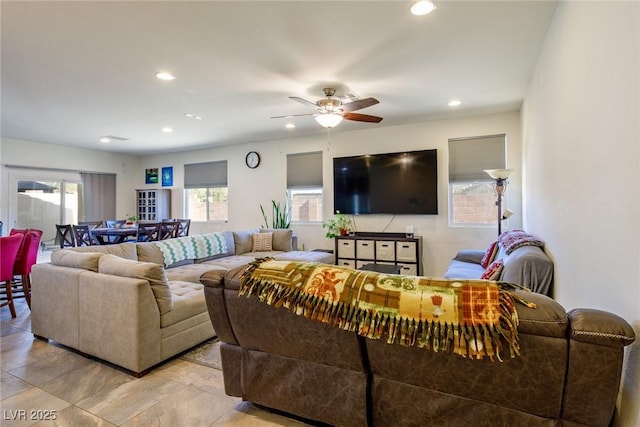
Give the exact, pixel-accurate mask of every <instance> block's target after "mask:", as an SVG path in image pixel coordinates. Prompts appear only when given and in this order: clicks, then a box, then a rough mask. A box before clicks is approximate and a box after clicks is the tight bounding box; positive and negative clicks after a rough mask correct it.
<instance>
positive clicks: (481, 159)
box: [449, 135, 506, 183]
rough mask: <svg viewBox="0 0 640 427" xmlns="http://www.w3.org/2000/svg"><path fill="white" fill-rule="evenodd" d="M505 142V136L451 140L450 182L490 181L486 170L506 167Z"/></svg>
mask: <svg viewBox="0 0 640 427" xmlns="http://www.w3.org/2000/svg"><path fill="white" fill-rule="evenodd" d="M505 141H506V137H505V135H492V136H484V137H477V138H461V139H450V140H449V182H451V183H455V182H470V181H487V180H490V179H491V178H489V175H487V174H486V172H485V171H484V170H485V169H504V168H505V167H506V142H505Z"/></svg>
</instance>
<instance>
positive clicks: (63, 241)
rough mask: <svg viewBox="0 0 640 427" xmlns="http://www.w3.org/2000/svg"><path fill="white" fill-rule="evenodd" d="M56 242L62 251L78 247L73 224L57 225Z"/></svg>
mask: <svg viewBox="0 0 640 427" xmlns="http://www.w3.org/2000/svg"><path fill="white" fill-rule="evenodd" d="M56 240H57V241H58V243H59V244H60V249H62V248H64V247H65V246H75V245H76V242H75V239H74V237H73V228H72V227H71V224H56Z"/></svg>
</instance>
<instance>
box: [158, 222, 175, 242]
mask: <svg viewBox="0 0 640 427" xmlns="http://www.w3.org/2000/svg"><path fill="white" fill-rule="evenodd" d="M179 228H180V221H175V220H164V221H162V224H161V227H160V239H159V240H167V239H175V238H176V237H178V229H179Z"/></svg>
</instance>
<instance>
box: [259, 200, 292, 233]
mask: <svg viewBox="0 0 640 427" xmlns="http://www.w3.org/2000/svg"><path fill="white" fill-rule="evenodd" d="M271 211H272V215H273V216H272V222H271V225H269V220H268V219H267V214H266V213H265V212H264V208H263V207H262V205H260V212H262V218H264V226H265V228H289V227H291V219H290V216H291V215H290V213H291V209H290V208H288V207H287V206H284V207H283V206H281V205H280V202H276V201H275V200H271Z"/></svg>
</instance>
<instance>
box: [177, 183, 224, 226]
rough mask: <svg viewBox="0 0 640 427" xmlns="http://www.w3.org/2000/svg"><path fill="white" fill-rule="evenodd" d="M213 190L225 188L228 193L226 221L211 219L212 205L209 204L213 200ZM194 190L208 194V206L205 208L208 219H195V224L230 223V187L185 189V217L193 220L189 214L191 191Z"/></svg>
mask: <svg viewBox="0 0 640 427" xmlns="http://www.w3.org/2000/svg"><path fill="white" fill-rule="evenodd" d="M212 188H224V189H226V191H227V206H226V207H227V209H226V212H225V219H211V218H210V212H211V207H210V203H209V199H210V198H211V195H210V194H209V193H210V191H209V190H211V189H212ZM192 190H205V192H206V206H205V212H206V219H205V220H202V219H193V220H192V221H193V222H201V223H212V224H216V223H217V224H221V223H226V222H229V187H228V186H208V187H198V188H185V189H184V207H183V211H184V215H185V218H191V215H190V213H189V191H192Z"/></svg>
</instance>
